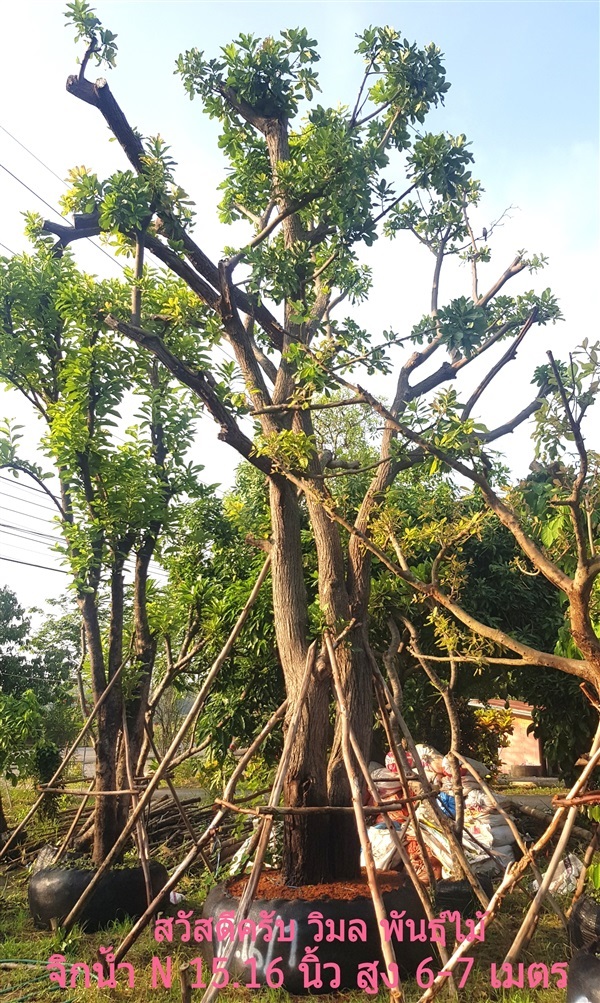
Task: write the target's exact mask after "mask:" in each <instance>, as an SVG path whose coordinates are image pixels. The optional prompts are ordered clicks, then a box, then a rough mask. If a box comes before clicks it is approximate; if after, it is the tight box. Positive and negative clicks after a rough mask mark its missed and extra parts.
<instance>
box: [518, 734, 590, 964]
mask: <svg viewBox="0 0 600 1003" xmlns="http://www.w3.org/2000/svg"><path fill="white" fill-rule="evenodd" d="M591 753H592V755H591V758H590V761H589V763H588V764H587V766H586V767H585V769H584V771H583V773H582V774H581V777H580V778H579V780H578V782H577V783H576V784H575V786H574V787H573V788H572V790H571V791H570V792H569V795H568V797H569V798H571V797H575V796H576V794H577V790H576V788H578V789H579V790H581V788H582V787H583V785H584V784H585V783H587V779H588V777H589V776H590V774H591V773H592V771H593V769H594V767H595V765H596V763H598V761H600V725H599V726H598V730H597V731H596V737H595V738H594V742H593V745H592V749H591ZM564 811H565V809H564V808H559V809H558V811H557V814H558V812H564ZM578 812H579V809H578V808H569V809H568V812H567V817H566V821H565V825H564V828H563V831H562V833H561V836H560V839H559V841H558V843H557V844H556V849H555V850H554V853H553V854H552V857H551V859H550V863H549V864H548V867H547V869H546V873H545V875H544V878H543V881H542V883H541V885H540V887H539V888H538V891H537V893H536V895H535V898H534V900H533V902H532V903H531V905H530V907H529V909H528V911H527V915H526V916H525V919H524V920H523V922H522V923H521V926H520V928H519V931H518V933H517V935H516V937H515V939H514V941H513V943H512V945H511V947H510V949H509V951H508V954H507V955H506V958H505V959H504V960H505V963H508V964H514V962H516V961H518V959H519V956H520V954H521V951H522V950H523V948H524V947H525V946H526V945H527V944H528V943H529V941H530V940H531V937H532V936H533V934H534V932H535V928H536V926H537V921H538V918H539V913H540V909H541V906H542V903H543V901H544V899H545V897H546V895H547V892H548V888H549V887H550V883H551V881H552V878H553V877H554V873H555V871H556V868H557V867H558V864H559V861H560V859H561V857H562V855H563V853H564V851H565V848H566V846H567V843H568V842H569V837H570V835H571V830H572V828H573V826H574V824H575V819H576V818H577V814H578Z"/></svg>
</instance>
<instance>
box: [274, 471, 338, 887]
mask: <svg viewBox="0 0 600 1003" xmlns="http://www.w3.org/2000/svg"><path fill="white" fill-rule="evenodd" d="M270 501H271V527H272V540H273V549H272V553H271V557H272V565H271V575H272V582H273V609H274V611H275V633H276V637H277V646H278V650H279V658H280V660H281V665H282V668H283V673H284V677H285V685H286V691H287V695H288V698H289V701H290V709H289V712H288V720H289V717H290V715H291V714H292V713H293V711H294V707H295V702H296V698H297V695H298V692H299V689H300V684H301V681H302V677H303V675H304V671H305V668H306V657H307V653H308V644H307V630H308V609H307V598H306V589H305V584H304V568H303V566H302V546H301V538H300V509H299V505H298V499H297V496H296V492H295V490H294V488H293V487H292V486H291V485H290V484H289V482H288V481H286V480H285V479H284V478H283V477H274V478H272V479H271V482H270ZM328 693H329V685H328V681H327V679H324V678H318V677H316V678H314V679H313V681H312V682H311V684H310V687H309V691H308V696H307V700H306V705H305V710H304V711H303V713H302V719H301V722H300V727H299V729H298V734H297V737H296V741H295V742H294V747H293V749H292V754H291V759H290V764H289V768H288V771H287V775H286V779H285V784H284V798H285V803H286V805H288V806H290V807H295V808H296V807H316V806H322V805H325V804H327V777H326V763H327V744H328V732H329V719H328V709H329V700H328ZM328 829H329V820H328V816H327V815H314V816H313V815H306V816H287V817H286V820H285V826H284V853H283V873H284V878H285V880H286V882H287V883H288V884H292V885H305V884H318V883H319V882H322V881H326V880H328V867H327V855H326V854H325V853H324V852H323V847H324V846H325V845H326V844H327V836H328Z"/></svg>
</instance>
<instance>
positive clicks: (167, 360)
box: [106, 314, 271, 474]
mask: <svg viewBox="0 0 600 1003" xmlns="http://www.w3.org/2000/svg"><path fill="white" fill-rule="evenodd" d="M106 324H107V325H108V327H110V328H112V330H113V331H119V333H120V334H123V335H125V337H126V338H130V339H131V340H132V341H134V342H135V343H136V344H137V345H140V346H141V347H142V348H145V349H147V350H148V351H149V352H152V354H153V355H155V356H156V357H157V359H159V360H160V361H161V362H162V364H163V365H164V366H165V367H166V368H167V369H168V370H169V372H170V373H172V374H173V376H175V377H176V378H177V379H178V380H180V381H181V383H183V384H185V386H186V387H189V388H190V390H193V391H194V393H196V394H197V395H198V397H199V398H200V400H201V401H202V403H203V404H204V405H205V407H206V408H207V410H208V411H209V412H210V414H211V415H212V417H213V418H214V420H215V421H216V422H217V424H218V425H220V426H221V431H220V432H219V439H221V440H222V441H223V442H227V443H228V444H229V445H230V446H233V448H234V449H236V450H237V451H238V453H241V455H242V456H245V457H246V459H247V460H249V461H250V463H252V464H253V465H254V466H255V467H258V469H259V470H262V472H263V473H264V474H270V472H271V462H270V460H268V459H267V458H266V457H264V456H257V455H256V453H255V452H254V446H253V443H252V441H251V440H250V439H249V438H248V437H247V436H246V435H244V433H243V432H242V430H241V429H240V428H239V426H238V425H237V423H236V421H235V419H234V418H233V416H232V415H231V413H230V412H229V411H228V410H227V408H226V407H225V405H224V404H223V402H222V401H221V400H219V398H218V396H217V394H216V393H215V391H214V388H213V386H212V384H211V380H212V376H211V374H210V373H205V372H202V371H200V372H194V371H193V370H192V369H190V368H189V367H188V366H187V365H186V364H185V363H184V362H182V361H181V360H180V359H178V358H177V357H176V356H175V355H173V353H172V352H170V351H169V349H168V348H167V347H166V345H165V344H164V342H163V341H161V339H160V338H159V337H158V336H157V335H155V334H151V333H150V332H148V331H144V330H142V328H139V327H133V325H132V324H128V323H126V322H125V321H121V320H118V319H117V318H116V317H113V316H112V315H111V314H109V315H108V317H107V318H106Z"/></svg>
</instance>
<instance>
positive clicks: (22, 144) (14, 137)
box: [0, 125, 68, 187]
mask: <svg viewBox="0 0 600 1003" xmlns="http://www.w3.org/2000/svg"><path fill="white" fill-rule="evenodd" d="M0 129H2V132H5V133H6V135H7V136H10V138H11V139H12V140H13V142H15V143H16V144H17V146H20V147H21V149H22V150H25V153H28V154H29V156H30V157H33V159H34V160H37V162H38V164H41V165H42V167H45V168H46V170H47V171H49V172H50V174H52V175H53V176H54V177H55V178H56V179H57V181H60V183H61V185H65V187H68V186H67V182H66V181H65V179H64V178H61V176H60V174H57V173H56V171H53V170H52V168H51V167H48V164H45V163H44V161H43V160H41V159H40V157H38V156H37V155H36V154H35V153H34V152H33V150H30V149H29V147H27V146H25V143H22V142H21V140H20V139H17V137H16V136H13V134H12V132H9V131H8V129H7V128H6V126H4V125H0Z"/></svg>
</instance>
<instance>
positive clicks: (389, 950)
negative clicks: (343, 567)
mask: <svg viewBox="0 0 600 1003" xmlns="http://www.w3.org/2000/svg"><path fill="white" fill-rule="evenodd" d="M324 638H325V646H326V648H327V654H328V656H329V664H330V666H331V675H332V678H333V685H334V690H335V695H336V700H337V705H338V711H339V714H340V720H341V725H342V743H341V744H342V756H343V758H344V766H345V767H346V773H347V774H348V780H349V782H350V791H351V794H352V804H353V807H354V814H355V817H356V827H357V829H358V836H359V839H360V845H361V847H362V851H363V856H364V860H365V868H366V872H367V881H368V882H369V891H370V892H371V898H372V900H373V910H374V912H375V918H376V919H377V929H378V932H379V938H380V943H381V953H382V955H383V960H384V963H385V967H386V969H387V975H388V979H389V981H390V984H391V986H392V988H390V999H391V1000H394V1001H396V1003H404V1000H405V996H404V992H403V991H402V983H401V982H400V975H399V974H398V975H397V984H396V985H394V968H395V969H396V972H397V973H398V965H397V961H396V954H395V952H394V946H393V944H392V942H391V941H390V940H386V937H385V930H384V927H383V922H384V921H385V920H387V913H386V909H385V904H384V901H383V896H382V894H381V890H380V888H379V882H378V880H377V870H376V867H375V861H374V860H373V850H372V848H371V841H370V839H369V835H368V833H367V823H366V821H365V815H364V812H363V806H362V796H361V785H360V783H359V780H358V776H357V774H356V770H355V769H354V763H353V762H352V753H351V751H350V745H351V742H350V725H349V723H348V711H347V708H346V701H345V697H344V691H343V689H342V683H341V679H340V673H339V668H338V664H337V658H336V656H335V651H334V649H333V644H332V640H331V637H330V635H329V633H328V632H327V631H325V634H324Z"/></svg>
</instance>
